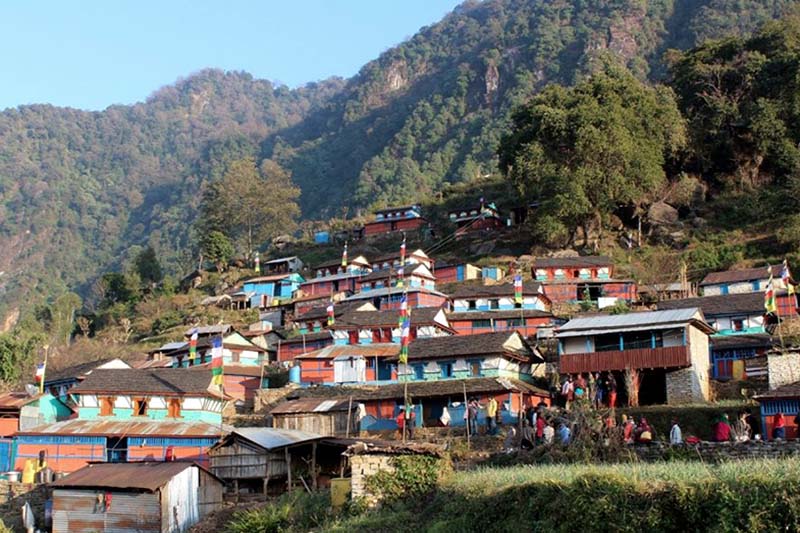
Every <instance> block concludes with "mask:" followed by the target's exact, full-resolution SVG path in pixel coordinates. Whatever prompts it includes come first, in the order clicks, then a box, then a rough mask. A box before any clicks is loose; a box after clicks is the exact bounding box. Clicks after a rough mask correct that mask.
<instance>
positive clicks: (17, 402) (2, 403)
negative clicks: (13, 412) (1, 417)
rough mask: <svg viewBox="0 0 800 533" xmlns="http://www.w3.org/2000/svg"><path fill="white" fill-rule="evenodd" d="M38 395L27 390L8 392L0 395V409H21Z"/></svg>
mask: <svg viewBox="0 0 800 533" xmlns="http://www.w3.org/2000/svg"><path fill="white" fill-rule="evenodd" d="M38 397H39V395H38V394H37V395H36V396H31V395H29V394H28V393H27V392H7V393H5V394H2V395H0V409H19V408H20V407H22V406H23V405H25V404H27V403H29V402H32V401H33V400H35V399H37V398H38Z"/></svg>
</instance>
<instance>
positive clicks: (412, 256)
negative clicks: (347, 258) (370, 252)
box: [372, 248, 434, 272]
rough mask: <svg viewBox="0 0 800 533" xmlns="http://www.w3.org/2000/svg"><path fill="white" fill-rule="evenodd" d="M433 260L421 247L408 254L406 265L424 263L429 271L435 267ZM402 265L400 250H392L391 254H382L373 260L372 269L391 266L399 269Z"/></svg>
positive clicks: (383, 268)
mask: <svg viewBox="0 0 800 533" xmlns="http://www.w3.org/2000/svg"><path fill="white" fill-rule="evenodd" d="M433 264H434V262H433V260H432V259H431V258H430V257H428V254H426V253H425V252H424V251H423V250H422V249H421V248H417V249H416V250H412V251H411V252H410V253H407V254H406V258H405V266H406V267H408V266H409V265H424V266H425V267H426V268H427V269H428V270H429V271H430V270H431V269H433ZM399 266H400V251H399V250H398V251H396V252H392V253H390V254H386V255H381V256H378V257H376V258H375V259H373V260H372V270H373V272H374V271H377V270H388V269H390V268H394V269H397V268H398V267H399Z"/></svg>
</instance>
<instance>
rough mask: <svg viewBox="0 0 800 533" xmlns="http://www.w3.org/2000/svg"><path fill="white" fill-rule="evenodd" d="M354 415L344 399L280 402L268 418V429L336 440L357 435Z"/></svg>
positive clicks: (356, 423) (353, 409)
mask: <svg viewBox="0 0 800 533" xmlns="http://www.w3.org/2000/svg"><path fill="white" fill-rule="evenodd" d="M357 411H358V409H357V405H356V404H354V403H351V402H350V401H349V400H348V399H347V398H344V399H322V400H319V399H314V398H308V399H302V400H291V401H288V402H283V403H281V404H279V405H278V406H277V407H275V408H274V409H273V410H272V411H271V412H270V414H271V415H272V425H273V426H274V427H276V428H280V429H292V430H295V429H296V430H301V431H308V432H312V433H317V434H319V435H323V436H326V437H338V436H350V433H352V432H355V431H357V428H358V419H357V417H356V414H357ZM348 417H349V418H348ZM348 419H349V423H348Z"/></svg>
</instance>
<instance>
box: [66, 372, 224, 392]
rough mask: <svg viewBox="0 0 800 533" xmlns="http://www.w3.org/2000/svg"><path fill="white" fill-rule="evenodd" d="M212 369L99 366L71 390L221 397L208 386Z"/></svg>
mask: <svg viewBox="0 0 800 533" xmlns="http://www.w3.org/2000/svg"><path fill="white" fill-rule="evenodd" d="M210 383H211V371H210V370H206V371H201V370H198V371H194V372H190V371H188V370H186V369H184V368H161V369H138V368H125V369H113V370H112V369H108V370H105V369H98V370H95V371H94V372H92V373H91V374H89V375H88V376H86V379H84V380H83V381H82V382H81V383H79V384H78V385H76V386H75V387H73V388H72V390H71V391H70V392H71V393H75V394H105V393H112V394H113V393H116V394H125V393H142V394H157V395H162V396H218V394H217V393H214V392H211V391H209V389H208V386H209V384H210Z"/></svg>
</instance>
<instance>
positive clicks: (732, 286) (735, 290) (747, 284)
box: [702, 278, 769, 296]
mask: <svg viewBox="0 0 800 533" xmlns="http://www.w3.org/2000/svg"><path fill="white" fill-rule="evenodd" d="M768 282H769V278H764V279H761V280H754V281H738V282H734V283H716V284H713V285H703V287H702V289H703V296H717V295H720V294H743V293H747V292H758V291H761V290H764V288H765V287H766V286H767V283H768Z"/></svg>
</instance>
